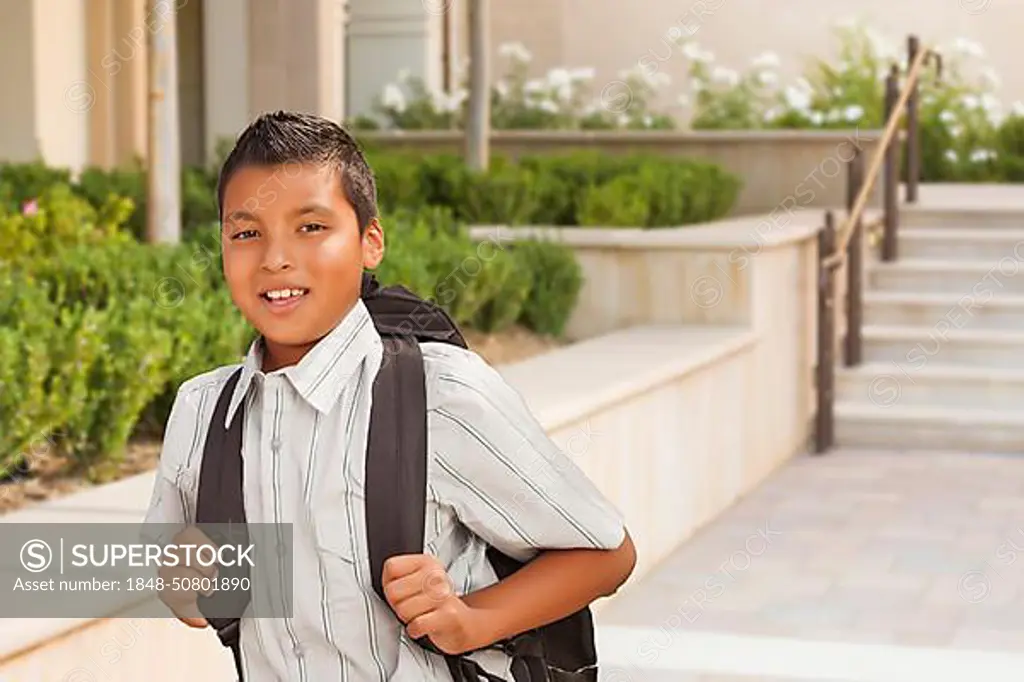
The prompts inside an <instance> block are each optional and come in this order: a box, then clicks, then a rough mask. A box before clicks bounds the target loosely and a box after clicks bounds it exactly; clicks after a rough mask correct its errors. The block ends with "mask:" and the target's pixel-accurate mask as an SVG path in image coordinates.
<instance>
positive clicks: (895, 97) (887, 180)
mask: <svg viewBox="0 0 1024 682" xmlns="http://www.w3.org/2000/svg"><path fill="white" fill-rule="evenodd" d="M899 96H900V93H899V67H898V66H896V65H895V64H893V66H892V69H891V70H890V71H889V76H888V78H886V79H885V120H887V121H888V120H889V117H890V116H892V113H893V110H894V109H895V108H896V102H897V101H899ZM896 139H897V138H895V137H894V138H893V139H892V141H890V143H889V146H888V147H886V148H885V165H884V169H883V172H882V194H883V197H884V199H883V203H884V209H883V210H884V211H885V213H884V223H885V230H884V232H883V234H882V260H883V261H893V260H896V256H897V253H896V230H897V228H898V227H899V205H898V201H899V200H898V198H897V191H898V190H899V151H900V146H899V145H898V144H897V143H896Z"/></svg>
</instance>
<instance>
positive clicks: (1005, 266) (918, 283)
mask: <svg viewBox="0 0 1024 682" xmlns="http://www.w3.org/2000/svg"><path fill="white" fill-rule="evenodd" d="M1022 254H1024V249H1022ZM865 270H866V273H865V275H866V276H865V280H866V282H865V284H866V287H867V289H868V290H880V291H901V292H927V293H947V294H956V295H957V296H958V297H959V296H966V297H970V298H971V299H972V300H976V301H981V302H984V301H987V300H990V299H992V298H993V297H996V296H1002V295H1004V294H1018V295H1020V294H1024V262H1021V261H1017V260H1013V259H1012V258H1007V259H1004V260H1001V261H1000V260H988V261H986V260H913V259H900V260H898V261H895V262H892V263H882V262H871V263H869V264H868V265H867V266H866V268H865Z"/></svg>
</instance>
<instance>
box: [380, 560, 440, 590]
mask: <svg viewBox="0 0 1024 682" xmlns="http://www.w3.org/2000/svg"><path fill="white" fill-rule="evenodd" d="M431 560H432V558H431V557H430V556H429V555H427V554H399V555H397V556H393V557H391V558H390V559H388V560H387V561H385V562H384V575H383V576H382V580H383V583H384V584H385V585H387V584H388V583H389V582H391V581H392V580H398V579H399V578H402V577H404V576H407V575H409V574H411V573H415V572H416V571H418V570H419V569H420V567H421V566H423V565H424V564H426V563H428V562H430V561H431Z"/></svg>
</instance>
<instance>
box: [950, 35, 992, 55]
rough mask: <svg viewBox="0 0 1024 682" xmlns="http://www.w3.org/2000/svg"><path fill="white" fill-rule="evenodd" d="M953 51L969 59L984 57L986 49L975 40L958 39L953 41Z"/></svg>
mask: <svg viewBox="0 0 1024 682" xmlns="http://www.w3.org/2000/svg"><path fill="white" fill-rule="evenodd" d="M953 50H954V51H955V52H959V53H960V54H962V55H966V56H969V57H984V56H985V48H983V47H982V46H981V45H979V44H978V43H976V42H974V41H973V40H968V39H967V38H957V39H956V40H954V41H953Z"/></svg>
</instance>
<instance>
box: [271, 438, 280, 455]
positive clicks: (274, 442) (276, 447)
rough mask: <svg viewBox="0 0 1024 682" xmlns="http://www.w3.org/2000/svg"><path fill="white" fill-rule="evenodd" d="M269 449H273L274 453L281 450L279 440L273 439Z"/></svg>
mask: <svg viewBox="0 0 1024 682" xmlns="http://www.w3.org/2000/svg"><path fill="white" fill-rule="evenodd" d="M270 447H272V448H274V451H275V452H277V451H278V450H280V449H281V439H280V438H275V439H274V440H272V441H270Z"/></svg>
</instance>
